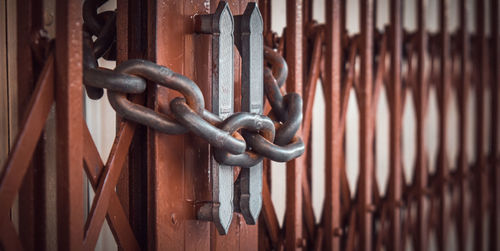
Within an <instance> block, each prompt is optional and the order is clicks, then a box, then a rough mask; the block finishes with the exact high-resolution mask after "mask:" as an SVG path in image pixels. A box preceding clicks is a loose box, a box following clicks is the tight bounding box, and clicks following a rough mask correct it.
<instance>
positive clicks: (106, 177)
mask: <svg viewBox="0 0 500 251" xmlns="http://www.w3.org/2000/svg"><path fill="white" fill-rule="evenodd" d="M134 131H135V124H134V123H130V122H121V123H120V128H119V130H118V133H117V136H116V138H115V142H114V144H113V147H112V149H111V153H110V157H109V159H108V163H107V164H106V167H105V168H104V170H103V171H102V174H101V175H100V177H99V183H98V184H99V185H98V186H97V189H96V194H95V197H94V201H93V203H92V208H91V209H90V213H89V216H88V218H87V222H86V224H85V235H84V248H85V249H86V250H90V249H93V248H94V247H95V244H96V242H97V238H98V237H99V233H100V230H101V227H102V224H103V223H104V217H105V215H106V212H107V211H108V207H109V203H110V200H111V195H112V194H113V193H114V191H115V187H116V184H117V182H118V179H119V177H120V172H121V170H122V168H123V165H124V164H125V160H126V159H127V153H128V148H129V146H130V143H131V142H132V137H133V136H134Z"/></svg>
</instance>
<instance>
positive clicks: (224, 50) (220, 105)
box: [195, 1, 234, 235]
mask: <svg viewBox="0 0 500 251" xmlns="http://www.w3.org/2000/svg"><path fill="white" fill-rule="evenodd" d="M195 30H196V31H197V32H199V33H207V34H212V72H213V74H212V112H213V113H214V114H216V115H218V116H219V117H220V118H222V119H225V118H227V117H229V116H230V115H231V114H232V113H233V112H234V74H233V67H234V64H233V59H234V56H233V30H234V20H233V15H232V14H231V10H230V9H229V6H228V4H227V3H226V2H224V1H221V2H219V5H218V6H217V10H216V11H215V13H214V14H209V15H200V16H196V17H195ZM210 175H211V179H212V201H211V202H210V203H206V204H204V205H203V206H202V207H201V208H200V210H199V211H198V219H200V220H209V221H213V222H214V224H215V226H216V228H217V230H218V232H219V233H220V234H222V235H224V234H227V232H228V230H229V226H230V225H231V221H232V219H233V196H234V190H233V189H234V187H233V180H234V174H233V167H231V166H224V165H219V163H217V161H215V159H214V157H213V156H212V157H211V161H210Z"/></svg>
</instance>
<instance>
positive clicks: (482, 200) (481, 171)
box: [474, 0, 488, 250]
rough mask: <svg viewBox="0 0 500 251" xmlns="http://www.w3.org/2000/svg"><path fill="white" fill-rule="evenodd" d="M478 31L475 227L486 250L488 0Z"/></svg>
mask: <svg viewBox="0 0 500 251" xmlns="http://www.w3.org/2000/svg"><path fill="white" fill-rule="evenodd" d="M476 3H477V5H476V32H477V35H478V36H477V37H478V40H477V44H476V46H477V51H476V54H477V55H478V60H477V62H478V63H477V64H476V65H477V68H476V69H475V72H476V74H477V76H478V78H477V79H478V81H477V88H476V116H477V117H476V132H475V133H476V142H475V146H476V147H475V150H476V163H475V167H474V168H475V172H474V174H475V176H476V183H475V184H476V185H475V186H476V189H477V190H475V192H476V196H475V197H476V198H477V203H476V209H475V210H476V211H475V229H474V244H475V245H474V247H475V249H476V250H484V248H485V247H484V242H483V237H484V235H485V234H486V233H485V231H484V217H485V215H486V210H487V208H486V203H487V202H486V198H487V194H486V193H487V190H486V189H487V182H488V180H487V173H486V158H485V153H484V152H485V149H484V145H485V144H484V143H485V142H484V140H485V133H486V132H485V130H484V127H483V126H484V120H485V112H484V91H485V87H486V86H487V84H488V79H487V77H488V76H487V74H488V70H487V67H488V55H487V53H488V51H487V46H488V42H487V39H486V22H485V13H486V0H479V1H476Z"/></svg>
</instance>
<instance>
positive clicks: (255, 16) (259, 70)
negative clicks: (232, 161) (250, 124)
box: [235, 3, 264, 225]
mask: <svg viewBox="0 0 500 251" xmlns="http://www.w3.org/2000/svg"><path fill="white" fill-rule="evenodd" d="M262 31H263V21H262V16H261V15H260V11H259V8H258V7H257V4H256V3H248V5H247V7H246V9H245V12H244V13H243V15H238V16H235V41H236V45H237V47H238V50H239V51H240V55H241V62H242V63H241V111H242V112H251V113H256V114H262V111H263V106H264V104H263V103H264V102H263V100H264V99H263V96H264V47H263V46H264V40H263V37H262ZM262 168H263V163H262V162H260V163H258V164H257V165H255V166H253V167H251V168H242V169H241V171H240V175H239V177H238V181H237V185H238V186H239V189H235V190H237V191H239V194H237V195H236V196H237V197H238V198H237V201H239V205H238V206H239V210H241V213H242V215H243V217H244V218H245V221H246V222H247V224H252V225H253V224H256V223H257V219H258V216H259V214H260V209H261V208H262V171H263V169H262ZM235 186H236V184H235ZM235 200H236V199H235Z"/></svg>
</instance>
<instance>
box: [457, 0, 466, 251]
mask: <svg viewBox="0 0 500 251" xmlns="http://www.w3.org/2000/svg"><path fill="white" fill-rule="evenodd" d="M467 20H468V18H467V1H466V0H460V41H461V48H460V64H461V65H460V70H461V73H460V78H461V80H460V84H459V85H457V86H459V88H458V90H457V93H458V94H459V100H460V101H459V106H460V107H459V110H460V115H459V121H460V123H459V134H460V145H459V148H460V149H459V153H460V154H459V162H458V173H459V175H458V177H459V206H458V215H457V216H458V217H457V219H458V220H457V226H458V236H459V237H458V243H457V244H458V248H459V250H461V251H465V249H466V247H467V236H468V232H469V229H468V221H469V215H468V214H469V213H468V211H467V198H466V196H467V192H468V187H469V186H468V182H467V180H466V176H467V172H468V156H467V145H468V144H469V142H468V140H467V130H468V128H467V117H468V108H467V107H468V100H469V99H468V97H469V96H468V95H469V73H468V67H467V65H468V63H469V61H468V60H469V36H468V34H467Z"/></svg>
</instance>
